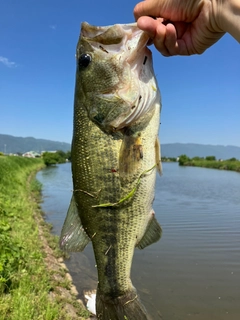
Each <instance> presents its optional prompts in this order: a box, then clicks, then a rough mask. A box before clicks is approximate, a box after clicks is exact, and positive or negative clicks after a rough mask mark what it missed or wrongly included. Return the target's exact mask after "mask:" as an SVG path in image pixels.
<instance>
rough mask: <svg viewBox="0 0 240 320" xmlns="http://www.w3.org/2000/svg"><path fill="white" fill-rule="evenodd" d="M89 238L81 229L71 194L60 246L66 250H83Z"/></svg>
mask: <svg viewBox="0 0 240 320" xmlns="http://www.w3.org/2000/svg"><path fill="white" fill-rule="evenodd" d="M89 241H90V238H89V237H88V235H87V234H86V232H85V231H84V229H83V226H82V222H81V219H80V217H79V214H78V209H77V206H76V203H75V199H74V196H72V199H71V202H70V205H69V208H68V212H67V216H66V219H65V221H64V225H63V228H62V232H61V236H60V248H61V249H62V250H64V251H68V252H76V251H83V249H84V248H85V247H86V245H87V244H88V242H89Z"/></svg>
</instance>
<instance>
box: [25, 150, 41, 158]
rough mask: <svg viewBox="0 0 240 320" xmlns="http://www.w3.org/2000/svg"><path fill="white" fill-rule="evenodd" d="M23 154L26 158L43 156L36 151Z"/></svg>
mask: <svg viewBox="0 0 240 320" xmlns="http://www.w3.org/2000/svg"><path fill="white" fill-rule="evenodd" d="M22 156H23V157H25V158H40V157H41V155H40V154H39V153H37V152H35V151H28V152H25V153H24V154H23V155H22Z"/></svg>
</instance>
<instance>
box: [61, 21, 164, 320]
mask: <svg viewBox="0 0 240 320" xmlns="http://www.w3.org/2000/svg"><path fill="white" fill-rule="evenodd" d="M95 33H96V36H95ZM120 39H122V40H121V41H120ZM147 40H148V38H146V35H145V34H144V33H143V32H142V31H140V30H139V29H138V28H137V26H136V24H130V25H114V26H110V27H94V26H90V25H88V24H86V23H83V24H82V30H81V36H80V39H79V43H78V46H77V59H78V63H79V64H78V68H77V72H76V87H75V106H74V130H73V140H72V175H73V185H74V192H73V197H72V200H71V203H70V207H69V210H68V214H67V217H66V220H65V223H64V226H63V229H62V233H61V240H60V244H61V247H62V248H63V249H66V250H68V251H82V250H83V249H84V247H85V246H86V245H87V243H88V242H89V241H92V245H93V250H94V255H95V259H96V265H97V270H98V288H97V295H96V310H97V318H98V319H102V320H120V319H121V320H122V319H128V320H146V319H149V316H148V314H147V312H146V310H145V308H144V306H143V305H142V304H141V302H140V299H139V297H138V295H137V292H136V290H135V288H134V287H133V285H132V282H131V279H130V272H131V264H132V259H133V254H134V250H135V247H138V248H140V249H143V248H144V247H146V246H147V245H150V244H152V243H154V242H156V241H158V240H159V238H160V236H161V227H160V225H159V224H158V222H157V221H156V219H155V215H154V211H153V209H152V203H153V199H154V188H155V179H156V171H157V170H159V171H160V169H161V167H160V166H161V164H160V147H159V142H158V128H159V117H160V109H161V104H160V96H159V91H158V90H157V84H156V80H155V77H154V73H153V70H152V60H151V52H150V51H149V49H148V48H147V47H146V43H147ZM101 41H102V42H101ZM115 41H116V42H115ZM128 42H130V43H131V45H129V46H128ZM133 44H134V45H133ZM111 46H114V47H113V48H114V49H112V47H111ZM116 46H119V49H118V51H116V52H115V51H114V50H116V48H117V47H116ZM120 60H121V61H120ZM123 65H124V68H123ZM138 69H139V70H138ZM100 77H103V79H102V82H101V81H100V80H99V79H100ZM126 77H127V78H126ZM118 90H119V91H118ZM138 90H139V91H138ZM126 119H127V120H126Z"/></svg>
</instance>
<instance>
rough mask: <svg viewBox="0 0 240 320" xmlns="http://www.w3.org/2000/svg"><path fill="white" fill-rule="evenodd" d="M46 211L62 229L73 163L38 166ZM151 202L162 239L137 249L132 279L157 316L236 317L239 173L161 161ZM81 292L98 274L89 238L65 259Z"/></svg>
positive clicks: (174, 319) (177, 319)
mask: <svg viewBox="0 0 240 320" xmlns="http://www.w3.org/2000/svg"><path fill="white" fill-rule="evenodd" d="M37 178H38V179H39V180H40V182H42V183H43V200H44V202H43V205H42V207H43V210H44V211H45V212H46V219H47V221H49V222H51V223H52V224H53V226H54V233H56V234H59V233H60V231H61V227H62V224H63V221H64V218H65V215H66V212H67V208H68V204H69V201H70V198H71V194H72V191H71V190H72V181H71V172H70V164H64V165H60V166H58V167H55V168H47V169H45V170H43V171H41V172H39V173H38V176H37ZM154 209H155V212H156V215H157V219H158V221H159V222H160V223H161V225H162V227H163V237H162V239H161V241H160V242H158V243H157V244H154V245H152V246H150V247H148V248H146V249H144V250H136V252H135V256H134V260H133V268H132V281H133V284H134V285H135V286H136V288H137V289H138V292H139V294H140V296H141V300H142V301H143V303H144V305H145V306H146V308H147V309H148V310H149V312H150V313H151V314H152V317H153V319H154V320H155V319H161V315H162V316H163V319H165V320H185V319H190V320H192V319H196V320H210V319H211V320H226V319H229V320H239V315H240V304H239V301H240V285H239V283H240V174H239V173H235V172H228V171H218V170H211V169H202V168H192V167H186V168H182V167H179V166H178V165H177V164H164V175H163V176H162V177H161V178H158V179H157V185H156V198H155V202H154ZM67 265H68V267H69V268H70V271H71V274H72V276H73V278H74V281H75V284H76V286H77V288H78V290H79V292H82V290H84V289H94V288H96V284H97V274H96V268H95V262H94V257H93V253H92V248H91V245H88V246H87V248H86V249H85V251H84V253H76V254H73V255H72V256H71V259H70V260H69V261H67Z"/></svg>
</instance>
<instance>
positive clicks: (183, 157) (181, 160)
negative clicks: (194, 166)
mask: <svg viewBox="0 0 240 320" xmlns="http://www.w3.org/2000/svg"><path fill="white" fill-rule="evenodd" d="M188 161H190V159H189V158H188V157H187V156H186V155H185V154H182V155H181V156H180V157H179V160H178V162H179V165H180V166H183V165H184V164H186V162H188Z"/></svg>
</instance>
